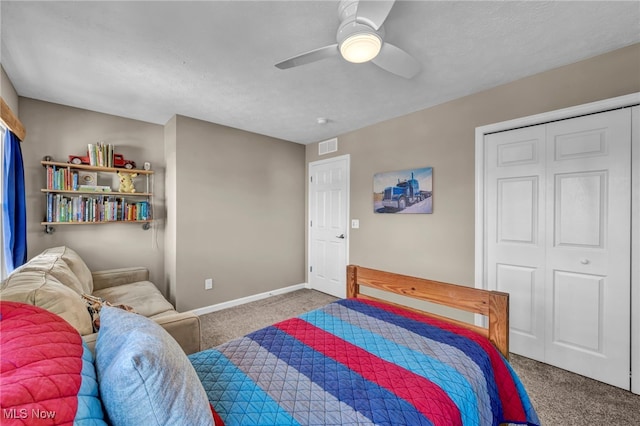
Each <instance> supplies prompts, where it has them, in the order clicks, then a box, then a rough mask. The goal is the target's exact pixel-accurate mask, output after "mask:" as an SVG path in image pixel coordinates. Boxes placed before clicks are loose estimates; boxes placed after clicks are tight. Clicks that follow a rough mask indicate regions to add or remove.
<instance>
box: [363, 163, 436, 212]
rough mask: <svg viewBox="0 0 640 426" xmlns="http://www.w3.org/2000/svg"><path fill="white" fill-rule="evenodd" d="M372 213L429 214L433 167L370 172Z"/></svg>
mask: <svg viewBox="0 0 640 426" xmlns="http://www.w3.org/2000/svg"><path fill="white" fill-rule="evenodd" d="M373 211H374V213H385V214H387V213H390V214H396V213H402V214H431V213H433V167H419V168H415V169H406V170H398V171H391V172H380V173H376V174H374V175H373Z"/></svg>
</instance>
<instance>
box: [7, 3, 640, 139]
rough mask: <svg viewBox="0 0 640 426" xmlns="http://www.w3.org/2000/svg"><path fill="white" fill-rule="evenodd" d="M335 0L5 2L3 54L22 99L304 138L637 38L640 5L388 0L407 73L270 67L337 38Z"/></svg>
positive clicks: (340, 65)
mask: <svg viewBox="0 0 640 426" xmlns="http://www.w3.org/2000/svg"><path fill="white" fill-rule="evenodd" d="M337 5H338V2H337V1H196V2H187V1H159V2H155V1H137V2H134V1H128V2H123V1H106V2H99V1H85V2H79V1H71V2H61V1H44V2H36V1H7V0H2V2H1V5H0V8H1V9H0V13H1V20H2V21H1V37H2V46H1V52H0V53H1V57H0V60H1V63H2V66H3V67H4V69H5V71H6V72H7V75H8V76H9V78H10V80H11V81H12V83H13V85H14V86H15V89H16V91H17V92H18V94H19V95H20V96H24V97H28V98H34V99H40V100H45V101H49V102H54V103H59V104H63V105H69V106H74V107H78V108H83V109H88V110H93V111H99V112H104V113H109V114H115V115H118V116H123V117H129V118H133V119H138V120H143V121H147V122H152V123H158V124H165V123H166V122H167V121H168V120H169V119H170V118H171V117H172V116H173V115H174V114H181V115H185V116H189V117H193V118H197V119H201V120H206V121H210V122H214V123H219V124H223V125H226V126H231V127H235V128H239V129H244V130H247V131H251V132H255V133H260V134H264V135H269V136H273V137H277V138H281V139H285V140H289V141H293V142H298V143H303V144H306V143H310V142H316V141H320V140H325V139H328V138H331V137H334V136H337V135H340V134H343V133H346V132H348V131H351V130H355V129H358V128H362V127H365V126H368V125H371V124H374V123H377V122H380V121H384V120H386V119H389V118H393V117H397V116H400V115H404V114H407V113H410V112H414V111H418V110H421V109H424V108H427V107H430V106H433V105H437V104H440V103H443V102H446V101H448V100H452V99H455V98H459V97H462V96H465V95H468V94H471V93H475V92H478V91H482V90H485V89H488V88H491V87H494V86H497V85H500V84H503V83H507V82H509V81H513V80H516V79H519V78H522V77H525V76H528V75H532V74H535V73H538V72H541V71H544V70H548V69H551V68H556V67H559V66H562V65H565V64H569V63H573V62H576V61H579V60H582V59H586V58H589V57H592V56H595V55H598V54H601V53H604V52H607V51H611V50H614V49H617V48H621V47H624V46H627V45H630V44H633V43H637V42H640V2H638V1H619V2H616V1H587V2H577V1H550V2H546V1H544V2H543V1H498V2H488V1H468V2H459V1H398V2H396V4H395V5H394V7H393V9H392V10H391V13H390V15H389V17H388V19H387V21H386V23H385V31H386V36H385V40H386V41H388V42H390V43H392V44H395V45H396V46H398V47H401V48H402V49H404V50H405V51H407V52H409V53H410V54H412V55H413V56H414V57H415V58H416V59H417V60H418V61H419V62H420V64H421V66H422V71H421V72H420V73H419V74H418V75H417V76H416V77H414V78H413V79H411V80H406V79H403V78H401V77H398V76H395V75H393V74H390V73H388V72H386V71H384V70H382V69H380V68H378V67H376V66H375V65H373V64H370V63H367V64H350V63H347V62H345V61H344V60H342V59H341V58H339V57H334V58H329V59H325V60H323V61H320V62H316V63H312V64H308V65H304V66H301V67H297V68H292V69H288V70H280V69H278V68H276V67H275V66H274V65H275V64H276V63H277V62H280V61H282V60H284V59H287V58H289V57H291V56H294V55H296V54H298V53H302V52H305V51H308V50H311V49H315V48H318V47H322V46H325V45H328V44H331V43H335V36H336V30H337V26H338V24H339V19H338V15H337ZM612 78H615V76H612ZM318 117H326V118H328V120H329V121H328V123H327V124H324V125H319V124H318V123H317V122H316V120H317V118H318Z"/></svg>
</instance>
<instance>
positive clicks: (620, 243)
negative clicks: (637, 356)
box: [545, 108, 631, 389]
mask: <svg viewBox="0 0 640 426" xmlns="http://www.w3.org/2000/svg"><path fill="white" fill-rule="evenodd" d="M546 181H547V200H548V203H549V207H550V208H548V209H547V218H546V221H547V247H548V248H547V255H546V279H545V281H546V290H547V291H546V296H545V304H546V318H547V321H546V324H547V330H546V344H545V351H546V352H545V359H546V360H547V362H548V363H550V364H553V365H556V366H558V367H561V368H564V369H566V370H570V371H574V372H576V373H579V374H583V375H585V376H588V377H592V378H594V379H597V380H600V381H603V382H606V383H609V384H611V385H614V386H619V387H623V388H625V389H629V371H630V356H629V354H630V351H631V346H630V343H631V342H630V322H631V321H630V318H631V311H630V294H631V276H630V269H631V251H630V250H631V228H630V224H631V110H630V109H629V108H626V109H621V110H615V111H610V112H605V113H600V114H594V115H589V116H585V117H579V118H574V119H571V120H564V121H559V122H556V123H552V124H549V125H548V126H547V179H546Z"/></svg>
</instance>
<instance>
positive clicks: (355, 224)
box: [351, 219, 360, 229]
mask: <svg viewBox="0 0 640 426" xmlns="http://www.w3.org/2000/svg"><path fill="white" fill-rule="evenodd" d="M351 228H353V229H358V228H360V221H359V220H358V219H351Z"/></svg>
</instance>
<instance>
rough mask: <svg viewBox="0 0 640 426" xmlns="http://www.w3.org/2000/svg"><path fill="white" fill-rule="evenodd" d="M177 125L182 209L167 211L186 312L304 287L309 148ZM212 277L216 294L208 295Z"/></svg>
mask: <svg viewBox="0 0 640 426" xmlns="http://www.w3.org/2000/svg"><path fill="white" fill-rule="evenodd" d="M175 121H176V122H175V177H176V179H175V182H176V187H175V206H173V205H171V204H172V203H173V200H170V201H169V203H168V205H167V210H168V212H170V213H172V212H174V211H175V218H176V221H175V222H176V230H175V235H176V239H175V247H174V248H170V249H169V250H174V251H175V276H174V277H171V276H170V277H169V280H170V281H171V282H170V284H169V288H172V289H173V288H175V291H174V294H173V295H172V297H174V298H175V302H176V306H177V308H178V310H186V309H194V308H199V307H203V306H209V305H213V304H216V303H221V302H225V301H228V300H233V299H237V298H241V297H246V296H251V295H254V294H259V293H263V292H267V291H270V290H275V289H278V288H282V287H287V286H291V285H296V284H300V283H303V282H304V279H305V276H304V257H305V245H304V232H305V228H304V214H305V213H304V212H305V197H304V177H305V172H304V164H305V163H304V155H305V154H304V153H305V148H304V146H303V145H300V144H296V143H292V142H286V141H282V140H278V139H273V138H270V137H267V136H262V135H257V134H254V133H249V132H245V131H242V130H237V129H232V128H229V127H225V126H221V125H217V124H213V123H208V122H204V121H199V120H195V119H191V118H187V117H183V116H178V117H177V118H175ZM172 125H173V124H172ZM172 137H173V136H172V135H169V136H168V138H169V139H171V138H172ZM173 161H174V159H173V158H171V160H170V162H171V163H173ZM167 244H168V243H167ZM167 252H168V251H167ZM169 263H170V262H169ZM206 278H213V280H214V284H213V290H208V291H206V290H204V280H205V279H206Z"/></svg>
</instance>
